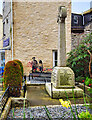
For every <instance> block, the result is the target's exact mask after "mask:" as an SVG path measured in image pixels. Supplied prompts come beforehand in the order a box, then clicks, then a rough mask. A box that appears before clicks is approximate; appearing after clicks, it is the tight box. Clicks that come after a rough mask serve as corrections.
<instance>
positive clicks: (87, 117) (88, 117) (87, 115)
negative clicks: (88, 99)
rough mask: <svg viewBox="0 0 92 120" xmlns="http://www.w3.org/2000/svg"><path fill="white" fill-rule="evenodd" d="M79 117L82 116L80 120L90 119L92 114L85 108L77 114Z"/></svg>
mask: <svg viewBox="0 0 92 120" xmlns="http://www.w3.org/2000/svg"><path fill="white" fill-rule="evenodd" d="M78 116H79V118H82V120H85V119H90V120H92V114H90V113H89V111H87V110H86V112H83V111H82V112H81V113H80V114H79V115H78Z"/></svg>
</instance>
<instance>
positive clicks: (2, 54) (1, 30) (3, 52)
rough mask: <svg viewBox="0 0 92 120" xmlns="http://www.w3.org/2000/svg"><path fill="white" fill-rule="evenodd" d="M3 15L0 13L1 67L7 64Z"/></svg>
mask: <svg viewBox="0 0 92 120" xmlns="http://www.w3.org/2000/svg"><path fill="white" fill-rule="evenodd" d="M2 20H3V17H2V15H1V14H0V69H1V68H2V67H3V66H4V64H5V51H4V50H3V40H2V37H3V22H2Z"/></svg>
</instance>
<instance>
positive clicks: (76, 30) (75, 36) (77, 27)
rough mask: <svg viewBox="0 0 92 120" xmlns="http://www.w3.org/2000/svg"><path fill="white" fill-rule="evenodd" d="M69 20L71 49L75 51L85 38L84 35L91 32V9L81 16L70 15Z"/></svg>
mask: <svg viewBox="0 0 92 120" xmlns="http://www.w3.org/2000/svg"><path fill="white" fill-rule="evenodd" d="M71 20H72V21H71V23H72V24H71V32H72V34H71V40H72V41H71V48H72V49H75V48H76V47H77V46H79V44H80V43H81V41H82V40H83V39H84V38H85V37H86V34H89V33H91V32H92V8H90V9H89V10H87V11H85V12H83V14H76V13H72V19H71Z"/></svg>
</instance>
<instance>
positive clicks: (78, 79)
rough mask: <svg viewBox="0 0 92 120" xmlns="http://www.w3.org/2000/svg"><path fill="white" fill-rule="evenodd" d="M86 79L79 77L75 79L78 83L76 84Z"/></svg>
mask: <svg viewBox="0 0 92 120" xmlns="http://www.w3.org/2000/svg"><path fill="white" fill-rule="evenodd" d="M84 79H85V77H81V76H78V77H77V78H76V79H75V81H76V82H82V80H84Z"/></svg>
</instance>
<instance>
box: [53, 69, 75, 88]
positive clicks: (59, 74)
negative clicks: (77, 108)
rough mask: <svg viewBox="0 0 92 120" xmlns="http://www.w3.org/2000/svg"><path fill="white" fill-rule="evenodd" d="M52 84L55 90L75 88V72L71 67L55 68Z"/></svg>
mask: <svg viewBox="0 0 92 120" xmlns="http://www.w3.org/2000/svg"><path fill="white" fill-rule="evenodd" d="M51 83H53V86H54V87H55V88H74V87H75V80H74V72H73V71H72V69H71V68H69V67H55V68H54V69H53V71H52V75H51Z"/></svg>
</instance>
